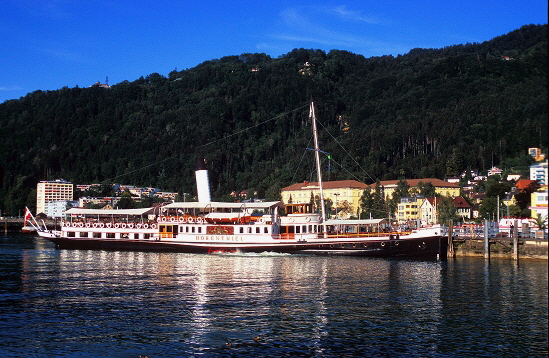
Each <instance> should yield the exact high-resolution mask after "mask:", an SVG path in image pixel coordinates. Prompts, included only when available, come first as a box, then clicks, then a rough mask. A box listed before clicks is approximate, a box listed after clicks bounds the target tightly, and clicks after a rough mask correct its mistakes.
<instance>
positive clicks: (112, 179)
mask: <svg viewBox="0 0 549 358" xmlns="http://www.w3.org/2000/svg"><path fill="white" fill-rule="evenodd" d="M309 105H310V104H309V103H307V104H303V105H301V106H299V107H297V108H294V109H292V110H289V111H286V112H283V113H281V114H278V115H276V116H274V117H271V118H269V119H266V120H264V121H262V122H259V123H256V124H254V125H251V126H249V127H246V128H244V129H241V130H239V131H236V132H234V133H231V134H228V135H226V136H224V137H221V138H218V139H214V140H212V141H210V142H208V143H205V144H202V145H199V146H197V147H196V149H201V148H205V147H207V146H210V145H212V144H214V143H217V142H221V141H224V140H226V139H229V138H231V137H234V136H236V135H238V134H241V133H243V132H246V131H248V130H250V129H252V128H256V127H259V126H261V125H263V124H265V123H269V122H272V121H274V120H277V119H279V118H281V117H284V116H286V115H288V114H290V113H293V112H297V111H299V110H301V109H303V108H306V107H308V106H309ZM317 123H318V124H320V125H321V127H322V128H323V129H324V131H325V132H326V133H328V135H329V136H330V137H331V138H332V139H333V140H334V141H335V142H336V143H337V144H338V145H339V147H340V148H341V149H342V150H343V151H344V152H345V153H346V154H347V156H349V158H351V160H352V161H353V162H354V163H355V164H356V165H357V166H358V167H359V168H360V169H361V171H362V172H363V173H364V174H365V175H366V176H367V177H368V178H370V180H372V182H375V179H373V178H372V176H371V175H370V174H369V173H368V172H367V171H366V170H365V169H364V168H363V167H362V166H361V165H360V163H358V162H357V161H356V159H355V158H353V156H352V155H351V154H350V153H349V152H348V151H347V149H345V147H343V145H342V144H341V143H340V142H339V141H338V140H337V138H336V137H334V135H333V134H332V133H331V132H330V131H329V130H328V128H327V127H326V126H325V125H324V124H322V122H321V121H319V120H318V119H317ZM311 138H312V137H311ZM310 141H311V139H309V143H310ZM306 152H307V150H305V151H304V152H303V155H302V156H301V159H300V161H299V165H298V168H299V166H300V165H301V162H302V161H303V158H304V157H305V153H306ZM177 156H178V155H172V156H170V157H167V158H164V159H162V160H158V161H155V162H153V163H151V164H148V165H145V166H142V167H140V168H137V169H134V170H131V171H129V172H126V173H123V174H120V175H117V176H115V177H112V178H110V179H106V180H104V181H103V182H104V183H108V182H111V183H112V182H114V180H116V179H118V178H120V177H123V176H125V175H129V174H133V173H135V172H138V171H141V170H144V169H147V168H150V167H153V166H155V165H158V164H161V163H164V162H166V161H168V160H171V159H174V158H176V157H177ZM331 160H332V161H333V162H334V163H335V164H337V165H338V166H339V167H340V168H341V169H343V170H344V171H346V172H347V173H348V174H349V175H351V176H352V177H353V178H355V179H356V180H358V181H360V178H358V177H357V176H356V175H355V174H354V173H352V172H350V171H349V170H348V169H347V168H345V167H344V166H343V165H342V164H341V163H340V162H338V161H337V160H335V159H334V158H333V157H332V158H331ZM296 175H297V168H296V172H295V173H294V176H293V178H292V181H295V176H296Z"/></svg>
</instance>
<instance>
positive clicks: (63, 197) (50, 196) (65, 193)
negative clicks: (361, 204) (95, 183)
mask: <svg viewBox="0 0 549 358" xmlns="http://www.w3.org/2000/svg"><path fill="white" fill-rule="evenodd" d="M73 189H74V186H73V184H72V183H70V182H68V181H66V180H64V179H56V180H53V181H41V182H39V183H38V185H37V186H36V212H37V214H40V213H44V214H46V215H47V216H50V217H55V216H53V215H56V213H57V212H58V209H57V208H58V207H57V205H50V206H49V207H48V208H49V210H51V212H48V211H47V210H46V205H47V204H48V203H53V202H64V205H66V204H67V202H70V201H72V200H73ZM59 205H63V204H59Z"/></svg>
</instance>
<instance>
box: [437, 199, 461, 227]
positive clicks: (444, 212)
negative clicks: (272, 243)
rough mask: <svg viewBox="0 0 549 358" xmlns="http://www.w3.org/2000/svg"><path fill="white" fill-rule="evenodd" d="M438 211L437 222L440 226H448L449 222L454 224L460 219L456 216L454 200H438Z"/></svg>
mask: <svg viewBox="0 0 549 358" xmlns="http://www.w3.org/2000/svg"><path fill="white" fill-rule="evenodd" d="M437 210H438V222H439V223H440V224H444V225H449V224H450V220H453V221H454V222H457V221H459V220H460V219H461V218H460V217H459V216H458V215H457V214H456V205H455V203H454V199H452V198H450V197H447V196H442V197H440V198H439V202H438V205H437Z"/></svg>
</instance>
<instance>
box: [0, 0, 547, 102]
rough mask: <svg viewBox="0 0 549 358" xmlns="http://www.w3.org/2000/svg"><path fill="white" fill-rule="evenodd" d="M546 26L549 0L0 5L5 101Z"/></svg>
mask: <svg viewBox="0 0 549 358" xmlns="http://www.w3.org/2000/svg"><path fill="white" fill-rule="evenodd" d="M545 23H547V0H500V1H492V0H484V1H479V0H474V1H473V0H463V1H446V0H424V1H413V0H408V1H404V0H402V1H400V0H399V1H397V0H381V1H380V0H376V1H371V0H362V1H339V2H332V1H322V0H315V1H307V0H302V1H285V0H279V1H254V2H251V1H250V2H248V1H226V2H218V1H211V0H201V1H193V0H188V1H177V0H170V1H165V0H155V1H139V0H137V1H135V0H134V1H126V0H2V1H0V103H1V102H3V101H5V100H7V99H18V98H20V97H22V96H24V95H26V94H27V93H29V92H33V91H36V90H56V89H60V88H62V87H65V86H66V87H76V86H79V87H88V86H89V85H91V84H93V83H95V82H97V81H100V82H102V83H104V82H105V80H106V77H107V76H108V79H109V84H111V85H112V84H116V83H119V82H122V81H124V80H128V81H134V80H136V79H138V78H139V77H140V76H146V75H148V74H151V73H153V72H158V73H160V74H162V75H165V76H167V75H168V73H169V72H171V71H172V70H174V69H177V70H183V69H187V68H192V67H195V66H196V65H198V64H200V63H202V62H204V61H207V60H211V59H215V58H221V57H223V56H229V55H239V54H242V53H256V52H260V53H266V54H268V55H270V56H271V57H274V58H276V57H278V56H280V55H283V54H286V53H288V52H290V51H291V50H293V49H294V48H302V47H303V48H313V49H321V50H324V51H326V52H328V51H330V50H332V49H338V50H347V51H350V52H353V53H356V54H361V55H363V56H365V57H371V56H381V55H395V56H396V55H398V54H404V53H407V52H408V51H409V50H410V49H412V48H416V47H421V48H440V47H444V46H449V45H453V44H461V43H467V42H483V41H486V40H490V39H492V38H494V37H496V36H499V35H503V34H505V33H508V32H510V31H512V30H515V29H517V28H520V27H521V26H522V25H526V24H545Z"/></svg>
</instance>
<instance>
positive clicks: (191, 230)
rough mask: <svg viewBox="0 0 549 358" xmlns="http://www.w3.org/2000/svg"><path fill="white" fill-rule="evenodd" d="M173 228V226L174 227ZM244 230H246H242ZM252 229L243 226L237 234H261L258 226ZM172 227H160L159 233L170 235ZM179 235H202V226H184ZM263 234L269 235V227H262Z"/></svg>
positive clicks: (180, 228) (181, 227)
mask: <svg viewBox="0 0 549 358" xmlns="http://www.w3.org/2000/svg"><path fill="white" fill-rule="evenodd" d="M174 226H175V225H174ZM244 229H246V230H244ZM252 229H254V228H253V227H251V226H247V227H244V226H240V227H238V233H239V234H244V233H247V234H252V233H254V231H255V233H256V234H261V231H262V230H261V227H260V226H256V227H255V230H252ZM172 230H173V229H172V226H171V225H166V226H160V232H161V233H171V232H172ZM179 233H186V234H202V233H203V230H202V226H189V225H186V226H180V227H179ZM263 233H264V234H268V233H269V227H268V226H264V227H263Z"/></svg>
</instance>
